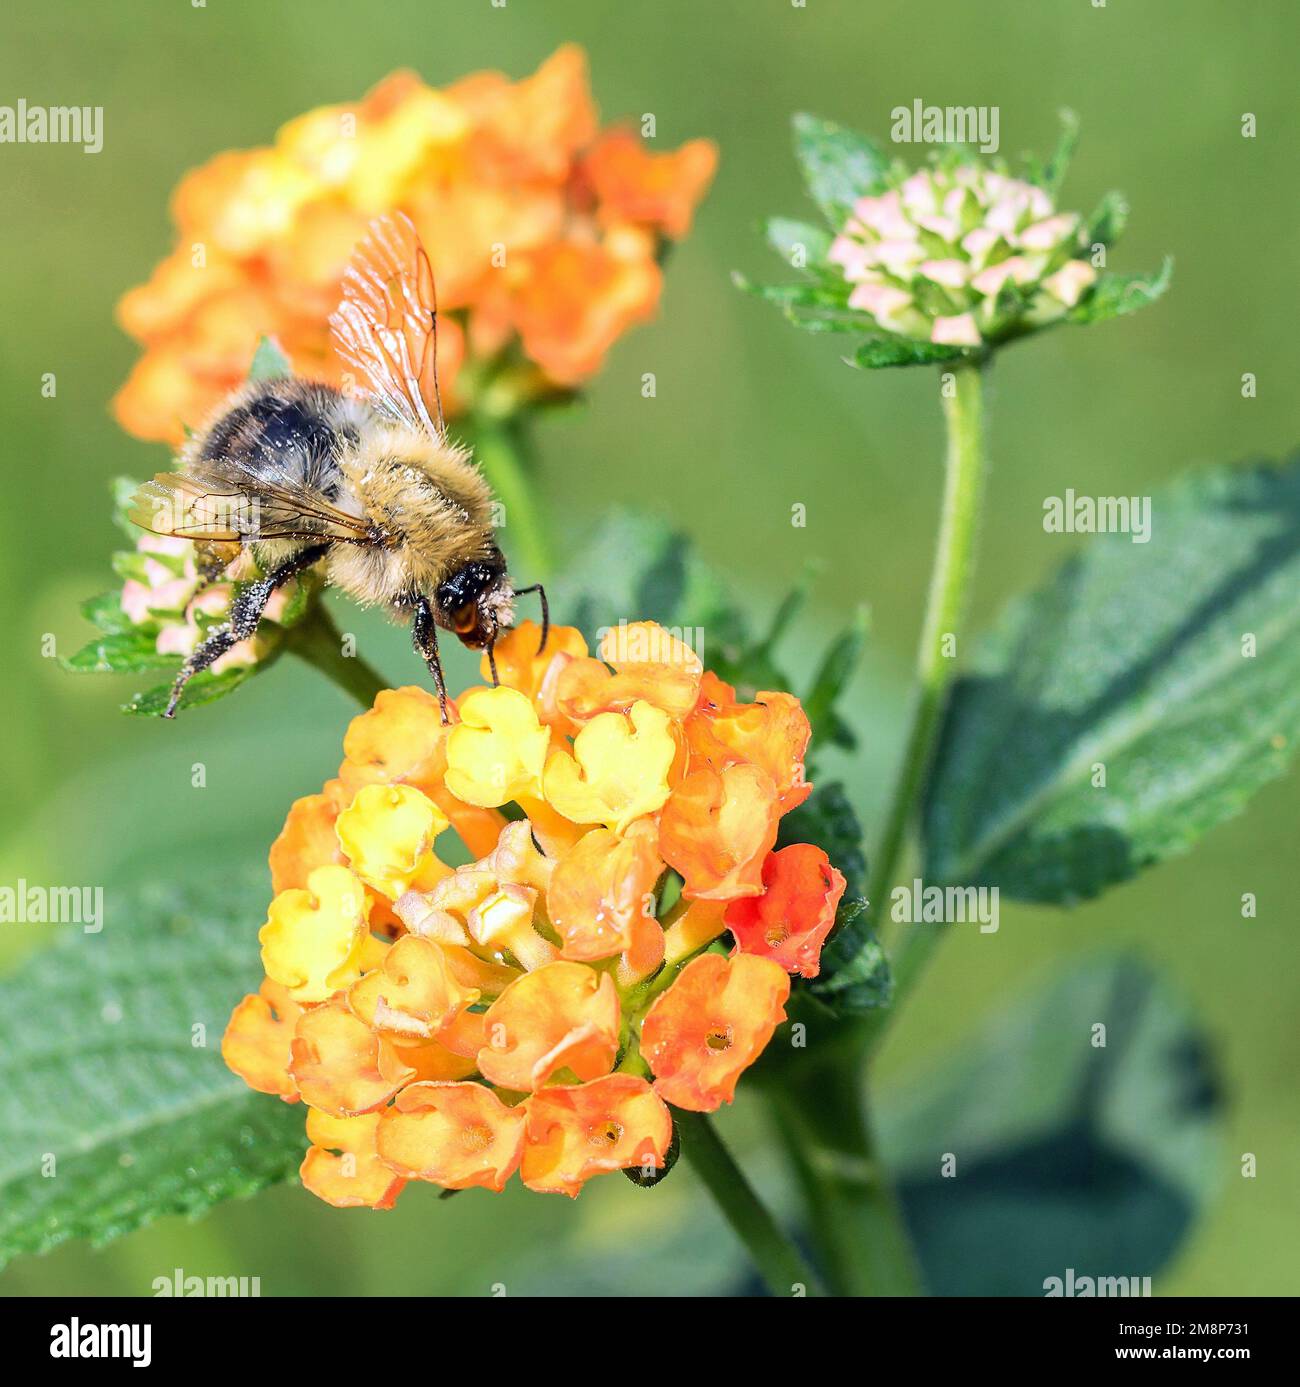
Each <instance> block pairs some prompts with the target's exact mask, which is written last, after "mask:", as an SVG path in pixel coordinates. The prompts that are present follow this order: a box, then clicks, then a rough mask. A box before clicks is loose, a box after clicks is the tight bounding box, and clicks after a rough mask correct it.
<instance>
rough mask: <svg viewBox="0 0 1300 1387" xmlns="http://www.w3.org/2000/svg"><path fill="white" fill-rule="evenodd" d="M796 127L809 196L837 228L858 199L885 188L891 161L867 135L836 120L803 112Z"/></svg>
mask: <svg viewBox="0 0 1300 1387" xmlns="http://www.w3.org/2000/svg"><path fill="white" fill-rule="evenodd" d="M793 124H794V152H795V157H796V158H797V159H798V160H799V167H800V168H801V169H802V170H803V176H804V182H805V183H806V184H807V186H808V192H809V195H810V196H811V197H812V200H813V201H814V202H815V203H816V204H817V205H818V207H820V208H821V210H822V215H823V216H824V217H825V218H826V220H827V222H829V223H830V225H831V226H832V227H834V228H836V229H838V228H839V227H840V226H842V225H843V224H844V222H845V221H846V220H847V219H848V215H849V213H850V211H852V208H853V204H854V203H855V202H856V201H857V200H858V198H860V197H866V196H868V195H871V194H874V193H878V192H880V191H881V190H882V189H883V188H884V185H885V175H886V173H887V172H888V170H889V161H888V160H887V159H886V158H885V156H884V155H883V154H882V153H881V152H880V150H879V149H877V148H876V146H875V145H874V144H872V142H871V141H870V140H869V139H867V138H866V136H865V135H859V134H857V133H856V132H854V131H852V130H846V129H845V128H844V127H843V126H842V125H836V124H835V122H834V121H830V120H822V119H821V118H820V117H818V116H812V115H808V114H806V113H801V114H799V115H796V116H795V117H794V122H793Z"/></svg>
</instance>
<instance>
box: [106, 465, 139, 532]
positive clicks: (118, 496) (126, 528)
mask: <svg viewBox="0 0 1300 1387" xmlns="http://www.w3.org/2000/svg"><path fill="white" fill-rule="evenodd" d="M139 487H140V483H139V482H138V481H136V480H135V478H134V477H114V478H113V480H112V482H110V483H109V489H110V491H111V492H112V496H113V524H114V525H116V526H117V528H118V529H119V530H121V531H122V533H123V534H124V535H125V536H126V537H127V539H129V540H130V541H131V548H132V549H134V548H135V542H136V540H138V539H139V538H140V536H141V535H143V534H144V531H143V530H142V529H141V528H140V527H139V525H137V524H136V523H135V521H133V520H132V519H131V518H130V511H131V506H132V504H133V502H134V500H135V493H136V491H137V490H139Z"/></svg>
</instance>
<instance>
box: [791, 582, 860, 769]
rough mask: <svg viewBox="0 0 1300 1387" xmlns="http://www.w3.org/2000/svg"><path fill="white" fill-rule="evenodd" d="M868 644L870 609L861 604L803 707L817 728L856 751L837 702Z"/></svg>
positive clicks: (833, 646)
mask: <svg viewBox="0 0 1300 1387" xmlns="http://www.w3.org/2000/svg"><path fill="white" fill-rule="evenodd" d="M866 643H867V609H866V608H865V607H859V608H858V610H857V612H856V614H855V616H854V618H853V622H852V624H851V625H850V626H848V627H847V628H846V629H845V630H844V631H843V632H841V633H840V635H839V636H837V637H836V639H835V640H834V641H832V642H831V646H830V649H829V650H827V652H826V654H825V655H824V656H823V657H822V663H821V666H820V667H819V668H818V670H817V673H816V674H815V675H814V676H813V681H812V686H811V687H810V688H809V690H808V692H807V693H806V694H805V695H804V697H803V710H804V712H805V713H806V714H807V715H808V721H809V722H810V723H812V725H813V730H814V731H815V732H818V733H820V734H821V736H822V737H823V738H824V739H825V740H827V741H830V742H831V743H833V744H834V745H836V746H842V747H844V749H845V750H847V751H852V750H853V747H854V740H855V739H854V737H853V734H852V733H851V732H850V731H849V729H848V727H847V725H846V724H845V723H844V722H843V720H842V719H840V718H839V717H837V716H836V714H835V704H836V703H837V702H838V701H839V698H840V696H841V695H842V694H843V693H844V690H845V688H846V687H847V686H848V682H849V680H850V679H852V678H853V675H854V672H855V671H856V670H857V667H858V662H859V661H860V660H861V659H862V651H863V649H864V648H865V646H866ZM846 738H847V740H846Z"/></svg>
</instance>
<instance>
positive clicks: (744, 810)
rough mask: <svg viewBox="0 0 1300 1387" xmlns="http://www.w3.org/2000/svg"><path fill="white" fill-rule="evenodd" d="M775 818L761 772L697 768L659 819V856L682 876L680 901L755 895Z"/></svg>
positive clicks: (775, 803) (772, 790)
mask: <svg viewBox="0 0 1300 1387" xmlns="http://www.w3.org/2000/svg"><path fill="white" fill-rule="evenodd" d="M780 816H781V805H780V800H779V798H778V796H777V790H776V786H775V785H774V784H773V783H772V777H771V776H770V775H768V773H767V772H766V771H765V770H762V769H760V768H759V767H758V766H751V765H748V764H746V763H745V762H736V763H734V764H732V765H729V766H726V767H724V768H723V769H722V770H721V771H717V770H714V768H713V767H712V766H710V765H707V764H705V765H701V766H697V767H696V768H695V769H693V770H692V771H690V772H689V774H688V775H687V776H686V778H685V779H684V780H683V781H682V783H681V784H680V785H679V786H678V787H677V788H676V789H675V790H674V791H673V792H672V795H671V797H670V798H669V800H668V803H667V804H665V805H664V808H663V812H662V813H661V814H660V816H659V852H660V854H661V855H662V857H663V859H664V861H665V862H667V863H668V864H669V866H671V867H675V868H676V869H677V871H679V872H680V873H681V875H682V880H683V883H684V885H683V886H682V895H683V896H686V897H688V898H695V897H697V896H698V897H704V898H705V899H708V900H724V901H725V900H732V899H734V898H735V897H737V896H756V895H758V893H759V892H760V891H761V890H762V889H763V881H762V870H763V859H764V858H765V857H766V856H767V854H768V853H769V852H770V851H771V850H772V847H773V845H774V844H775V842H776V831H777V821H778V820H779V818H780Z"/></svg>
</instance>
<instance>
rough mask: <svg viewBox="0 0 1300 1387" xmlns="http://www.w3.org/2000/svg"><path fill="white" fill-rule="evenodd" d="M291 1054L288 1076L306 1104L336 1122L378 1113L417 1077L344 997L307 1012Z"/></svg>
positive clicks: (300, 1021) (295, 1031)
mask: <svg viewBox="0 0 1300 1387" xmlns="http://www.w3.org/2000/svg"><path fill="white" fill-rule="evenodd" d="M290 1051H291V1055H292V1059H291V1062H290V1065H289V1072H290V1073H291V1074H292V1075H293V1078H294V1081H295V1082H296V1083H297V1085H298V1092H299V1093H301V1094H302V1097H303V1099H304V1101H305V1102H307V1103H309V1104H310V1105H311V1106H312V1107H313V1108H319V1109H320V1110H321V1112H326V1113H330V1114H332V1115H333V1116H335V1117H355V1116H357V1115H358V1114H359V1113H365V1112H373V1111H374V1109H375V1108H380V1107H383V1105H384V1104H385V1103H387V1102H388V1100H389V1099H390V1098H391V1097H392V1096H393V1094H395V1093H396V1092H397V1091H398V1089H400V1088H401V1087H402V1086H403V1085H404V1084H407V1083H409V1082H410V1081H411V1080H412V1079H413V1078H414V1077H415V1071H414V1070H413V1069H412V1068H411V1067H410V1066H409V1065H406V1064H403V1063H402V1060H401V1057H400V1055H399V1053H398V1052H397V1050H395V1049H394V1047H393V1046H392V1045H391V1044H390V1043H389V1042H388V1041H387V1040H385V1039H384V1038H383V1037H382V1036H379V1035H377V1034H376V1033H375V1032H374V1031H372V1030H371V1029H370V1027H369V1026H367V1025H366V1023H365V1022H364V1021H362V1020H360V1019H359V1018H358V1017H356V1016H355V1015H354V1014H353V1013H352V1012H351V1011H349V1010H348V1006H347V1002H346V1001H345V999H344V998H343V997H341V996H340V997H335V998H333V999H332V1000H331V1001H328V1002H326V1003H324V1005H322V1006H318V1007H313V1008H312V1010H310V1011H305V1012H303V1014H302V1015H301V1016H300V1017H299V1018H298V1024H297V1026H296V1027H295V1028H294V1035H293V1042H292V1044H291V1046H290Z"/></svg>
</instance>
